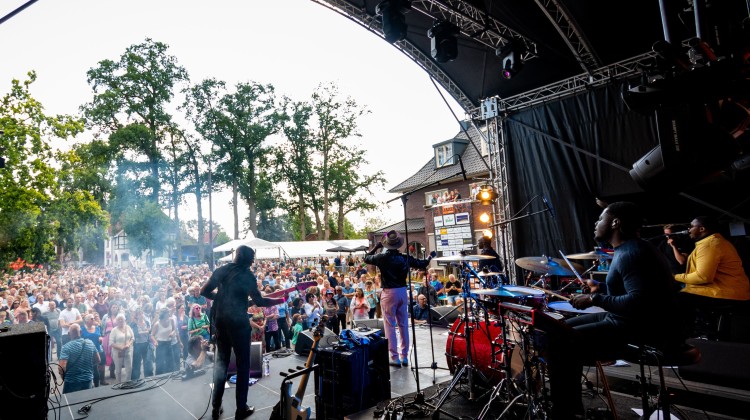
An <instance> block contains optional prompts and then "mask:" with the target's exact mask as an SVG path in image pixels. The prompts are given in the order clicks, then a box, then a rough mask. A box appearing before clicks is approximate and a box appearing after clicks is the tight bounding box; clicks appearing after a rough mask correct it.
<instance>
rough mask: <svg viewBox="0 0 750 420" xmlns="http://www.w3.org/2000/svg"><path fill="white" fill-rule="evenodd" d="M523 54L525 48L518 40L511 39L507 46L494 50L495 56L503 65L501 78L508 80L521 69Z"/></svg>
mask: <svg viewBox="0 0 750 420" xmlns="http://www.w3.org/2000/svg"><path fill="white" fill-rule="evenodd" d="M525 52H526V46H525V45H524V43H523V41H521V40H520V39H511V40H510V41H509V42H508V43H507V44H505V45H503V46H502V47H500V48H498V49H497V50H495V54H496V55H497V56H498V57H500V62H501V63H502V65H503V71H502V75H503V78H505V79H510V78H512V77H513V76H515V75H516V74H518V73H519V72H520V71H521V69H523V58H522V56H523V54H524V53H525Z"/></svg>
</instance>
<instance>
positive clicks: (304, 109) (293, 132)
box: [272, 97, 320, 240]
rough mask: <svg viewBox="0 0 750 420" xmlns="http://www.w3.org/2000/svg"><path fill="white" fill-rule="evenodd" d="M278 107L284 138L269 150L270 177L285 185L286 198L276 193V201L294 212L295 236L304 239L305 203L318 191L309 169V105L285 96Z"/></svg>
mask: <svg viewBox="0 0 750 420" xmlns="http://www.w3.org/2000/svg"><path fill="white" fill-rule="evenodd" d="M281 109H283V110H284V115H285V118H284V123H283V125H282V127H281V131H282V133H283V135H284V138H283V139H282V141H281V142H280V143H279V144H278V145H276V146H275V147H274V148H273V150H272V157H273V168H274V171H273V174H274V177H275V179H274V180H275V181H276V182H277V183H281V184H283V185H285V186H286V187H287V193H288V196H289V197H290V198H289V199H288V200H284V199H283V197H284V196H285V195H286V194H278V196H279V197H280V199H279V204H280V206H281V207H282V208H284V209H285V210H287V212H288V213H289V214H290V215H295V217H296V220H295V223H294V224H295V232H296V234H295V236H296V237H297V238H299V239H300V240H304V239H305V237H306V236H307V226H309V224H308V223H307V220H308V219H309V216H308V215H307V208H308V203H309V200H312V198H313V197H315V196H316V195H317V194H316V193H317V191H319V188H318V187H319V183H317V182H315V176H314V171H313V168H314V162H313V152H314V150H315V149H314V145H313V143H312V141H311V140H312V139H311V136H312V133H311V131H310V118H311V116H312V107H311V106H310V105H309V104H308V103H306V102H293V101H292V100H291V99H289V98H287V97H285V98H284V99H283V101H282V106H281ZM318 222H319V219H318ZM319 227H320V226H318V228H319Z"/></svg>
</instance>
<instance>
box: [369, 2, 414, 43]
mask: <svg viewBox="0 0 750 420" xmlns="http://www.w3.org/2000/svg"><path fill="white" fill-rule="evenodd" d="M409 10H411V0H383V1H381V2H380V3H378V5H377V6H376V7H375V13H376V14H377V15H378V16H380V17H381V19H382V21H383V34H385V40H386V41H388V42H390V43H391V44H393V43H394V42H396V41H401V40H402V39H404V38H406V30H407V28H408V27H407V26H406V16H404V14H405V13H406V12H408V11H409Z"/></svg>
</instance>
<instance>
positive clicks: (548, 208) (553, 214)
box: [542, 196, 557, 219]
mask: <svg viewBox="0 0 750 420" xmlns="http://www.w3.org/2000/svg"><path fill="white" fill-rule="evenodd" d="M542 201H544V206H545V207H547V211H548V212H549V214H550V216H552V218H553V219H556V218H557V217H555V209H553V208H552V205H551V204H550V203H549V201H548V200H547V197H545V196H542Z"/></svg>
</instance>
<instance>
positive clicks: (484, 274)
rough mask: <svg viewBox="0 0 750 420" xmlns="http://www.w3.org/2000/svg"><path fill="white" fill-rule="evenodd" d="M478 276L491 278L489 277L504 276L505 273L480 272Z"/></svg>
mask: <svg viewBox="0 0 750 420" xmlns="http://www.w3.org/2000/svg"><path fill="white" fill-rule="evenodd" d="M477 275H478V276H479V277H489V276H502V275H503V273H500V272H497V271H489V272H486V273H485V272H484V271H480V272H478V273H477Z"/></svg>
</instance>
